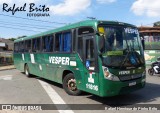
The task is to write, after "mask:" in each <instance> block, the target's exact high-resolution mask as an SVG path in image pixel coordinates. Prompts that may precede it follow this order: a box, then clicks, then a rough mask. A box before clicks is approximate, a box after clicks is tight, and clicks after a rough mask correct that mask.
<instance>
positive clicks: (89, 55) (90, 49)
mask: <svg viewBox="0 0 160 113" xmlns="http://www.w3.org/2000/svg"><path fill="white" fill-rule="evenodd" d="M85 47H86V48H85V49H86V53H85V54H86V56H85V57H86V62H87V63H88V64H87V65H88V67H87V68H88V69H89V70H95V50H94V41H93V39H89V40H86V46H85Z"/></svg>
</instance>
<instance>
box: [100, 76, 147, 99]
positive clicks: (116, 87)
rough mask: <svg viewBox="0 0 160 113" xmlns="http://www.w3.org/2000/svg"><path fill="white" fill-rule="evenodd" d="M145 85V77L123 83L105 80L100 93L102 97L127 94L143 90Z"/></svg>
mask: <svg viewBox="0 0 160 113" xmlns="http://www.w3.org/2000/svg"><path fill="white" fill-rule="evenodd" d="M145 83H146V79H145V77H142V78H139V79H136V80H130V81H123V82H122V81H111V80H106V79H103V82H101V85H100V88H101V90H100V92H99V93H100V96H101V97H109V96H116V95H122V94H127V93H130V92H133V91H136V90H138V89H141V88H143V87H144V86H145Z"/></svg>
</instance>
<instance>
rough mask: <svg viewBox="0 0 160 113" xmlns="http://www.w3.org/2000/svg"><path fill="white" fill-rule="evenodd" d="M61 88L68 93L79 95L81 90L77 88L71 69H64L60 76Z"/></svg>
mask: <svg viewBox="0 0 160 113" xmlns="http://www.w3.org/2000/svg"><path fill="white" fill-rule="evenodd" d="M62 83H63V88H64V90H65V92H66V93H67V94H69V95H75V96H77V95H80V94H81V91H80V90H79V89H77V85H76V81H75V77H74V73H73V72H72V71H68V70H66V71H64V72H63V78H62Z"/></svg>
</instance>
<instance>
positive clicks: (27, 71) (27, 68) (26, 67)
mask: <svg viewBox="0 0 160 113" xmlns="http://www.w3.org/2000/svg"><path fill="white" fill-rule="evenodd" d="M24 72H25V75H27V76H28V77H30V73H29V67H28V65H27V64H26V65H25V67H24Z"/></svg>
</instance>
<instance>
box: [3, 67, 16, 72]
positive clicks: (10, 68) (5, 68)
mask: <svg viewBox="0 0 160 113" xmlns="http://www.w3.org/2000/svg"><path fill="white" fill-rule="evenodd" d="M12 69H16V68H15V67H14V66H2V67H0V71H4V70H12Z"/></svg>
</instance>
